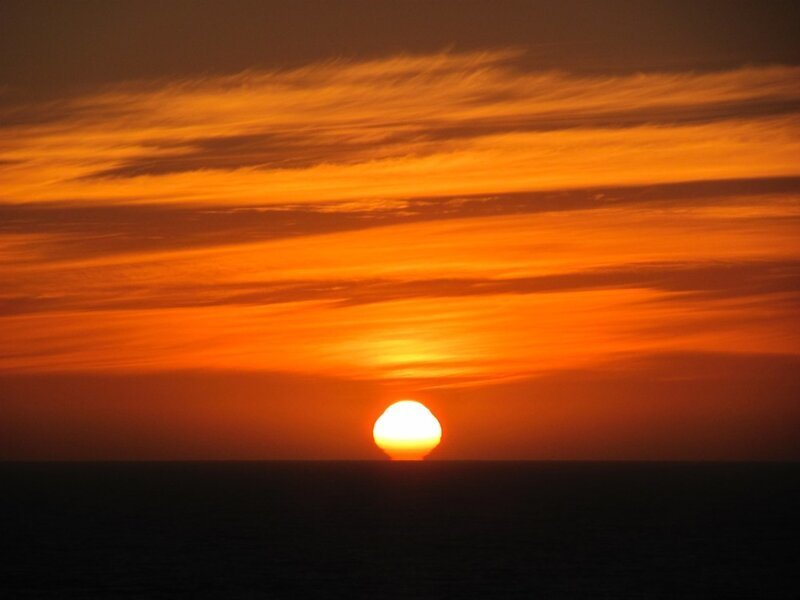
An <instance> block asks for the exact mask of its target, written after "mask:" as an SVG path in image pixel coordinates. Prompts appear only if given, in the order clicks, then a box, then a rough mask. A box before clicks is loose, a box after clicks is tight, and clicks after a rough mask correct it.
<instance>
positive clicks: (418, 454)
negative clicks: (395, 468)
mask: <svg viewBox="0 0 800 600" xmlns="http://www.w3.org/2000/svg"><path fill="white" fill-rule="evenodd" d="M372 437H373V438H374V439H375V444H376V445H377V446H378V448H380V449H381V450H383V451H384V452H386V454H388V455H389V457H390V458H391V459H392V460H422V459H423V458H425V456H427V455H428V453H429V452H430V451H431V450H433V449H434V448H435V447H436V446H438V445H439V442H440V441H441V439H442V426H441V425H440V424H439V421H438V419H437V418H436V417H434V416H433V413H432V412H431V411H430V410H428V408H427V407H426V406H424V405H423V404H420V403H419V402H416V401H415V400H401V401H400V402H395V403H394V404H392V405H391V406H390V407H389V408H387V409H386V410H385V411H383V414H382V415H381V416H380V417H378V420H377V421H375V427H373V429H372Z"/></svg>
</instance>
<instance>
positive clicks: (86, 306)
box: [0, 51, 800, 385]
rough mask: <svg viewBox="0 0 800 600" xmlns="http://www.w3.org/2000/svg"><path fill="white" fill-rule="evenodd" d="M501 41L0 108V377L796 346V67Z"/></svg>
mask: <svg viewBox="0 0 800 600" xmlns="http://www.w3.org/2000/svg"><path fill="white" fill-rule="evenodd" d="M513 58H514V54H513V53H510V52H506V51H498V52H485V53H473V54H447V53H445V54H436V55H428V56H415V57H412V56H399V57H395V58H389V59H382V60H375V61H367V62H347V61H330V62H325V63H320V64H315V65H311V66H308V67H305V68H301V69H295V70H286V71H274V72H263V71H248V72H244V73H241V74H239V75H235V76H226V77H206V78H199V79H187V80H183V81H174V80H172V81H149V82H130V83H127V84H124V85H119V86H116V87H113V88H103V89H97V90H95V91H93V92H87V93H85V94H84V95H82V96H75V97H70V98H66V99H64V100H61V101H57V102H48V103H43V104H30V105H25V106H17V107H13V106H9V105H4V107H3V109H2V110H3V111H4V113H3V116H2V125H0V182H2V185H3V196H2V198H0V327H2V330H3V336H2V339H0V369H2V370H4V371H65V370H66V371H70V370H73V371H104V370H109V371H127V370H155V371H159V370H167V369H184V368H207V369H218V370H219V369H232V370H260V371H263V370H269V371H286V372H299V371H313V372H316V373H321V374H328V375H338V376H352V377H359V378H373V379H378V380H382V381H397V380H420V381H422V380H424V381H425V382H426V383H425V384H426V385H439V384H446V383H449V382H460V383H464V382H476V381H488V380H494V379H497V378H507V377H523V376H526V375H530V374H533V373H537V374H542V373H546V372H548V371H552V370H561V369H571V368H584V367H587V366H590V365H596V364H601V363H603V362H604V361H608V360H609V357H619V356H630V355H631V354H634V353H639V352H641V353H658V352H665V351H670V352H725V351H732V350H733V351H737V352H747V353H750V354H759V353H776V352H777V353H785V354H798V353H800V337H798V335H797V327H796V325H797V317H796V315H797V310H796V309H797V302H798V292H799V290H798V270H797V260H798V256H800V242H798V240H800V236H798V232H799V231H800V229H798V227H799V225H798V217H800V205H799V204H798V198H800V185H799V184H798V181H800V163H799V162H798V159H797V157H798V156H800V88H798V86H797V81H798V78H800V70H798V69H797V68H796V67H788V66H771V67H746V68H740V69H735V70H729V71H724V72H706V73H691V72H686V73H670V74H668V73H649V74H637V75H618V76H609V75H603V76H585V75H575V74H570V73H563V72H544V73H541V72H539V73H537V72H530V71H526V70H523V69H521V68H520V67H519V63H518V62H514V61H513V60H511V59H513ZM515 65H517V66H515Z"/></svg>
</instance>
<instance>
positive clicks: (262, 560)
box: [0, 461, 800, 599]
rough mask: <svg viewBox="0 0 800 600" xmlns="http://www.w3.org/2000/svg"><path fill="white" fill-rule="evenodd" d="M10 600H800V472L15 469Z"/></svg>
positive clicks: (717, 466)
mask: <svg viewBox="0 0 800 600" xmlns="http://www.w3.org/2000/svg"><path fill="white" fill-rule="evenodd" d="M0 482H2V483H1V484H0V486H1V488H0V540H1V541H0V543H1V544H2V550H3V555H2V556H3V558H2V559H0V597H2V598H12V599H13V598H37V599H38V598H371V599H373V598H374V599H380V598H420V599H421V598H615V599H619V598H648V599H650V598H681V599H683V598H704V599H705V598H734V597H735V598H749V599H760V598H787V599H788V598H793V599H796V598H800V544H798V542H800V540H799V539H798V533H797V532H798V531H800V527H798V525H799V524H800V523H798V521H800V517H798V513H799V512H800V464H778V463H562V462H437V461H429V462H415V463H392V462H185V463H171V462H164V463H113V462H111V463H0Z"/></svg>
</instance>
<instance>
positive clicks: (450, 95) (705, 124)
mask: <svg viewBox="0 0 800 600" xmlns="http://www.w3.org/2000/svg"><path fill="white" fill-rule="evenodd" d="M514 58H516V56H515V54H514V53H513V52H508V51H493V52H481V53H467V54H448V53H443V54H432V55H423V56H416V57H412V56H398V57H391V58H385V59H380V60H372V61H363V62H347V61H329V62H325V63H319V64H314V65H310V66H307V67H304V68H299V69H294V70H286V71H271V72H263V71H247V72H244V73H241V74H239V75H235V76H224V77H209V78H204V79H188V80H183V81H177V82H176V81H160V82H158V81H155V82H138V83H135V82H134V83H128V84H124V85H119V86H116V87H110V88H104V89H98V90H96V91H95V92H93V93H86V94H85V95H82V96H77V97H73V98H68V99H65V100H63V101H60V102H49V103H45V104H41V105H32V106H23V107H11V108H5V109H4V110H5V111H6V113H5V115H4V116H5V118H4V122H5V123H6V125H5V126H4V127H2V128H0V161H4V162H3V163H0V180H2V181H3V184H4V189H5V197H4V200H5V202H15V203H31V202H59V201H64V200H66V201H69V202H70V203H73V204H74V203H76V202H78V203H94V202H97V201H102V202H114V203H119V204H133V203H148V204H153V203H167V204H187V203H188V204H198V203H202V204H212V205H213V204H226V205H263V204H271V203H276V204H286V203H297V202H308V203H316V202H322V201H335V200H348V201H357V202H360V203H361V204H362V205H363V206H365V207H369V206H370V204H371V203H372V202H374V201H375V200H376V199H386V198H392V199H400V198H408V197H414V196H419V195H424V196H431V195H452V194H460V195H475V194H501V193H514V192H524V191H531V190H547V189H556V188H564V187H567V188H575V187H579V188H580V187H586V188H589V187H597V186H610V185H644V184H653V183H669V182H673V181H681V180H686V181H693V180H707V179H729V178H756V177H783V176H794V175H796V174H797V163H796V160H795V159H794V157H795V156H796V155H797V154H798V152H800V146H798V141H797V140H798V139H800V136H798V134H797V133H798V107H800V93H798V91H797V86H796V85H795V83H796V81H797V77H798V68H797V67H788V66H770V67H745V68H740V69H736V70H730V71H723V72H716V73H714V72H712V73H651V74H636V75H619V76H608V75H604V76H586V75H574V74H568V73H560V72H543V73H536V72H530V71H523V70H520V69H518V68H516V67H515V66H514V63H513V59H514ZM577 172H580V173H581V177H580V178H579V180H576V176H575V173H577Z"/></svg>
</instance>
